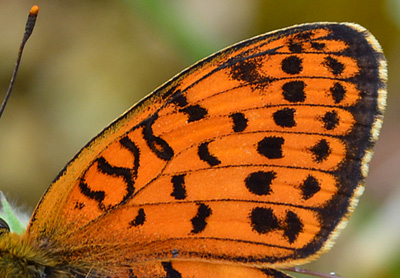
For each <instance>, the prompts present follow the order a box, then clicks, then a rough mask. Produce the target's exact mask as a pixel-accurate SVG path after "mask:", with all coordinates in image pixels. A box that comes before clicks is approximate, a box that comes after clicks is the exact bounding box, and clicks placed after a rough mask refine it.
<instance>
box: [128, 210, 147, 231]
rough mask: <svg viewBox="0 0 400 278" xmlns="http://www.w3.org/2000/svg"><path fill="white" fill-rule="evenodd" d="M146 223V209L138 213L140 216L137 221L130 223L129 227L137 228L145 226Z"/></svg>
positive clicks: (137, 216) (136, 218)
mask: <svg viewBox="0 0 400 278" xmlns="http://www.w3.org/2000/svg"><path fill="white" fill-rule="evenodd" d="M145 221H146V214H145V213H144V209H142V208H140V209H139V211H138V215H136V217H135V219H133V220H132V221H131V222H129V225H130V226H133V227H137V226H141V225H143V224H144V222H145Z"/></svg>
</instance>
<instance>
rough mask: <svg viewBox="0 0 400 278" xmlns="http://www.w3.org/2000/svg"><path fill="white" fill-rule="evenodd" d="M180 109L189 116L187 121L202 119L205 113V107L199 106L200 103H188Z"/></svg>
mask: <svg viewBox="0 0 400 278" xmlns="http://www.w3.org/2000/svg"><path fill="white" fill-rule="evenodd" d="M181 111H182V112H183V113H185V114H187V115H188V116H189V119H188V122H189V123H190V122H195V121H199V120H201V119H204V117H205V116H206V115H207V113H208V112H207V109H205V108H204V107H201V106H200V105H198V104H196V105H189V106H187V107H185V108H182V109H181Z"/></svg>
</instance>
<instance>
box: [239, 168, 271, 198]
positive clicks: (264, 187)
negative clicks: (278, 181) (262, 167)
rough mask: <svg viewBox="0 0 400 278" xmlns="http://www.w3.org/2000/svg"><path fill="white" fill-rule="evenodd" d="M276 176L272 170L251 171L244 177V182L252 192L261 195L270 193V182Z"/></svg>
mask: <svg viewBox="0 0 400 278" xmlns="http://www.w3.org/2000/svg"><path fill="white" fill-rule="evenodd" d="M275 178H276V172H274V171H268V172H264V171H258V172H254V173H251V174H250V175H248V176H247V177H246V179H245V180H244V183H245V185H246V188H247V189H248V190H249V191H250V192H251V193H253V194H256V195H259V196H262V195H269V194H271V192H272V190H271V184H272V181H273V180H274V179H275Z"/></svg>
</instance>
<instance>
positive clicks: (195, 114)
mask: <svg viewBox="0 0 400 278" xmlns="http://www.w3.org/2000/svg"><path fill="white" fill-rule="evenodd" d="M172 102H173V103H175V104H176V105H177V106H179V107H181V108H180V109H179V112H182V113H185V114H186V115H188V116H189V119H188V123H190V122H195V121H199V120H201V119H204V117H205V116H206V115H207V109H205V108H204V107H201V106H200V105H198V104H195V105H188V104H189V103H188V101H187V99H186V97H185V96H184V95H182V94H179V95H178V96H176V97H175V98H174V99H173V100H172Z"/></svg>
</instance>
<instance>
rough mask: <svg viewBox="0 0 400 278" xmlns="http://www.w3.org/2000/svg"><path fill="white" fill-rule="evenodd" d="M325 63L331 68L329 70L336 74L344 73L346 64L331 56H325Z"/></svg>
mask: <svg viewBox="0 0 400 278" xmlns="http://www.w3.org/2000/svg"><path fill="white" fill-rule="evenodd" d="M324 65H325V66H327V67H328V68H329V71H330V72H332V73H333V74H334V75H339V74H342V72H343V70H344V64H343V63H341V62H339V61H338V60H336V59H335V58H332V57H331V56H327V57H325V62H324Z"/></svg>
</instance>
